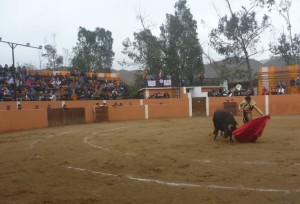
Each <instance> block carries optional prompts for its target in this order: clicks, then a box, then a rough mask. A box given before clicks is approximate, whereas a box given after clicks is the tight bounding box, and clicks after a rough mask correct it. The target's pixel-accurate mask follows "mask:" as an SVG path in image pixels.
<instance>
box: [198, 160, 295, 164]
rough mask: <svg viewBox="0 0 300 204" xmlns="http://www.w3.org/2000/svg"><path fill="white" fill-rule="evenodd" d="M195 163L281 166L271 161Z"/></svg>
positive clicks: (208, 161) (207, 162) (207, 161)
mask: <svg viewBox="0 0 300 204" xmlns="http://www.w3.org/2000/svg"><path fill="white" fill-rule="evenodd" d="M193 161H195V162H199V163H201V164H214V163H217V164H240V163H242V164H245V165H257V166H268V165H279V164H278V163H276V162H269V161H259V160H257V161H236V162H221V161H218V162H216V161H210V160H199V159H194V160H193ZM290 165H293V166H300V163H292V164H290Z"/></svg>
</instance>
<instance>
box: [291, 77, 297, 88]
mask: <svg viewBox="0 0 300 204" xmlns="http://www.w3.org/2000/svg"><path fill="white" fill-rule="evenodd" d="M290 85H291V86H295V85H296V81H295V79H294V78H291V81H290Z"/></svg>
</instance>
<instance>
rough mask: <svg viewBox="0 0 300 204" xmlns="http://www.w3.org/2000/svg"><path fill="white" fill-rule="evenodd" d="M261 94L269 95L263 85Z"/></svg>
mask: <svg viewBox="0 0 300 204" xmlns="http://www.w3.org/2000/svg"><path fill="white" fill-rule="evenodd" d="M262 95H269V91H268V89H267V88H266V87H265V86H264V87H263V90H262Z"/></svg>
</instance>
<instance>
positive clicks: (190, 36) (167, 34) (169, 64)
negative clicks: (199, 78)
mask: <svg viewBox="0 0 300 204" xmlns="http://www.w3.org/2000/svg"><path fill="white" fill-rule="evenodd" d="M186 2H187V1H186V0H179V1H178V2H177V3H176V5H175V9H176V11H175V15H171V14H167V15H166V17H167V19H166V22H165V24H164V25H162V26H161V27H160V31H161V34H160V36H159V37H156V36H154V35H153V34H152V32H151V29H150V26H145V23H144V18H142V17H141V16H139V17H138V19H139V20H140V22H141V24H142V26H143V29H142V30H141V31H140V32H135V33H134V40H133V41H130V39H129V38H127V39H126V40H124V42H123V46H124V48H123V53H124V54H126V55H127V56H128V57H129V58H130V59H131V60H132V61H133V63H132V64H133V65H139V66H140V69H141V70H143V71H147V73H151V74H152V75H153V76H158V74H159V72H160V71H162V73H163V74H165V75H166V74H171V75H172V79H173V80H175V81H176V82H177V83H178V82H179V79H189V81H190V82H191V83H192V82H193V79H194V77H195V76H196V75H199V74H200V72H202V71H203V70H204V66H203V59H202V48H201V46H200V43H199V40H198V37H197V36H198V34H197V22H196V21H195V20H193V15H192V14H191V12H190V9H189V8H187V6H186ZM122 64H127V65H129V63H126V62H123V63H122Z"/></svg>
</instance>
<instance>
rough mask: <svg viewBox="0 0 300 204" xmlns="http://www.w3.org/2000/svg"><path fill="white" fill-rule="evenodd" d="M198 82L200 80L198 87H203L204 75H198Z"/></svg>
mask: <svg viewBox="0 0 300 204" xmlns="http://www.w3.org/2000/svg"><path fill="white" fill-rule="evenodd" d="M199 80H200V86H203V81H204V74H203V72H201V73H200V76H199Z"/></svg>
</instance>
